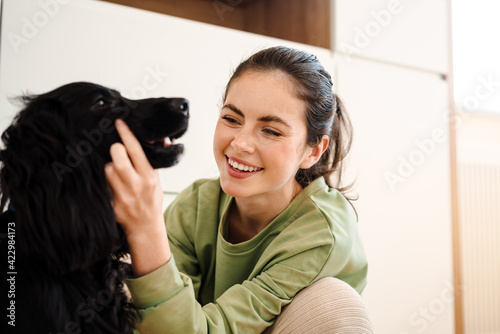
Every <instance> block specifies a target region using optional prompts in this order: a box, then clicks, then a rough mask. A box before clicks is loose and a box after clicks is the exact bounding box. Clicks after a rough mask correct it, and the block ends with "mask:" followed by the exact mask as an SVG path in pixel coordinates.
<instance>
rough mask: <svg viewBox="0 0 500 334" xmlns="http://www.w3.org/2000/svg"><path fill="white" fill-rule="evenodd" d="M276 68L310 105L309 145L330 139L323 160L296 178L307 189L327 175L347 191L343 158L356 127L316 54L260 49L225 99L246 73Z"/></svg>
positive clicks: (235, 75)
mask: <svg viewBox="0 0 500 334" xmlns="http://www.w3.org/2000/svg"><path fill="white" fill-rule="evenodd" d="M273 70H278V71H282V72H284V73H286V74H287V75H288V77H289V78H290V80H291V81H292V83H293V84H294V85H293V86H294V87H295V89H296V94H297V96H298V97H299V98H300V99H301V100H303V101H304V102H306V104H307V108H306V111H305V113H306V114H305V115H306V123H307V145H309V146H312V147H314V146H316V145H318V144H319V142H320V141H321V138H322V137H323V135H327V136H328V137H329V138H330V142H329V144H328V148H327V149H326V151H325V152H324V153H323V155H322V156H321V158H320V160H319V161H318V162H317V163H316V164H314V165H313V166H312V167H311V168H308V169H299V170H298V172H297V174H296V175H295V179H296V180H297V182H298V183H299V184H300V185H301V186H302V187H304V188H305V187H306V186H307V185H308V184H309V183H311V182H312V181H313V180H315V179H317V178H318V177H321V176H324V177H325V180H326V182H327V184H328V185H329V186H330V187H332V188H336V189H338V190H339V191H341V192H345V191H347V190H348V189H349V188H350V187H351V186H352V184H351V185H348V186H345V187H343V186H342V184H341V177H342V167H343V166H342V161H343V159H344V158H345V157H346V155H347V153H348V152H349V150H350V147H351V143H352V126H351V122H350V120H349V117H348V115H347V113H346V111H345V109H344V105H343V104H342V101H341V100H340V99H339V97H338V96H337V95H336V94H334V93H333V91H332V86H333V83H332V78H331V76H330V74H329V73H328V72H327V71H326V70H325V69H324V67H323V65H321V63H320V62H319V61H318V58H317V57H316V56H314V55H312V54H309V53H307V52H304V51H300V50H295V49H291V48H287V47H283V46H278V47H272V48H268V49H265V50H262V51H259V52H257V53H255V54H254V55H252V56H250V57H249V58H248V59H246V60H245V61H243V62H242V63H241V64H239V65H238V67H237V68H236V70H235V71H234V73H233V75H232V76H231V79H230V80H229V82H228V84H227V86H226V91H225V93H224V101H225V100H226V97H227V93H228V91H229V87H230V86H231V83H232V82H233V81H234V80H235V79H237V78H238V77H240V76H241V75H242V74H243V73H245V72H248V71H257V72H269V71H273ZM332 179H334V180H332Z"/></svg>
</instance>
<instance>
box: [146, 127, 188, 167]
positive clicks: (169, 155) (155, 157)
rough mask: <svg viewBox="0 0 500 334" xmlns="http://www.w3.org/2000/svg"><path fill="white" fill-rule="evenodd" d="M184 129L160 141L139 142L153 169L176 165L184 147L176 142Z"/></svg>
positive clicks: (147, 140)
mask: <svg viewBox="0 0 500 334" xmlns="http://www.w3.org/2000/svg"><path fill="white" fill-rule="evenodd" d="M184 132H185V129H184V130H182V131H180V132H178V133H176V134H173V135H169V136H166V137H164V138H160V139H149V138H148V139H146V138H144V139H142V140H140V142H141V145H142V148H143V149H144V153H146V156H147V157H148V160H149V162H150V163H151V165H152V166H153V168H165V167H170V166H173V165H175V164H177V163H178V162H179V160H180V158H181V155H182V153H183V152H184V145H183V144H181V143H178V142H177V139H178V138H179V137H181V136H182V135H183V134H184Z"/></svg>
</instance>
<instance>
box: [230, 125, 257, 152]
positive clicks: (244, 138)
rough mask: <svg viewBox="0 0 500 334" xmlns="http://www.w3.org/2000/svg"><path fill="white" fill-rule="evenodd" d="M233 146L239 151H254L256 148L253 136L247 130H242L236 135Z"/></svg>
mask: <svg viewBox="0 0 500 334" xmlns="http://www.w3.org/2000/svg"><path fill="white" fill-rule="evenodd" d="M231 146H232V147H233V148H234V149H235V150H236V151H237V152H246V153H253V152H254V150H255V144H254V140H253V138H252V136H251V135H250V134H249V133H247V131H245V130H241V131H239V132H238V134H237V135H236V136H235V137H234V139H233V141H232V142H231Z"/></svg>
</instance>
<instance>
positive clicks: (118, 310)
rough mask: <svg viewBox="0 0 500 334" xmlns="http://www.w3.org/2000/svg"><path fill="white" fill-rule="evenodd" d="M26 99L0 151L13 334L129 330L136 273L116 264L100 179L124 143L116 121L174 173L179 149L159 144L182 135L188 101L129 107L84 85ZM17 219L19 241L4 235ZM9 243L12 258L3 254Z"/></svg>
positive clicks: (119, 249)
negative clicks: (131, 280)
mask: <svg viewBox="0 0 500 334" xmlns="http://www.w3.org/2000/svg"><path fill="white" fill-rule="evenodd" d="M22 101H23V102H24V108H23V109H22V110H21V111H20V112H19V113H18V114H17V116H16V117H15V119H14V121H13V123H12V124H11V125H10V126H9V127H8V128H7V129H6V130H5V132H4V133H3V134H2V141H3V144H4V148H3V149H2V150H1V151H0V161H1V163H2V166H1V171H0V186H1V192H2V194H1V201H0V209H1V211H3V210H4V208H5V207H6V205H7V204H9V208H11V209H9V211H6V213H5V214H4V215H3V219H2V220H3V221H2V223H1V224H2V226H1V229H2V230H1V231H2V233H3V234H2V235H1V236H2V239H3V240H2V242H1V244H2V248H3V250H2V251H4V254H9V255H11V256H10V257H9V260H10V261H12V260H13V259H14V257H13V255H15V261H14V262H7V261H5V260H6V259H2V267H4V266H5V265H6V264H7V265H12V264H13V267H5V268H2V275H3V276H4V277H2V283H1V284H2V292H1V293H2V296H1V297H0V298H2V299H4V300H5V299H6V298H7V296H8V294H9V292H12V293H14V295H15V296H14V298H7V299H8V300H7V303H5V304H4V305H5V308H3V310H4V312H5V310H6V308H7V307H9V305H11V304H10V303H12V300H14V302H15V307H14V308H15V311H14V314H15V325H16V326H15V327H12V326H10V325H8V326H7V328H9V329H10V331H9V332H13V333H14V332H17V333H23V334H24V333H52V334H56V333H57V334H59V333H82V334H86V333H89V334H99V333H117V334H118V333H119V334H128V333H132V332H133V329H134V327H135V323H136V321H138V312H137V311H136V309H135V308H134V307H133V305H132V304H131V303H130V302H129V300H128V298H127V295H126V293H125V291H124V280H125V278H126V276H127V275H128V274H129V272H130V266H129V265H128V264H127V263H124V262H122V261H121V260H120V258H121V257H122V256H123V255H124V254H126V253H127V251H128V249H127V245H126V239H125V236H124V233H123V231H122V230H121V228H120V226H119V224H118V223H117V222H116V219H115V215H114V212H113V208H112V205H111V201H112V194H111V193H110V191H109V188H108V186H107V182H106V178H105V175H104V166H105V164H106V163H107V162H109V161H110V160H111V159H110V155H109V148H110V146H111V144H112V143H114V142H118V141H120V138H119V136H118V133H117V131H116V129H115V127H114V121H115V119H117V118H122V119H124V120H125V122H126V123H127V124H128V125H129V127H130V128H131V130H132V132H134V134H135V135H136V137H137V138H138V139H139V141H140V142H141V145H142V146H143V149H144V151H145V153H146V155H147V157H148V160H149V161H150V163H151V165H152V166H153V167H154V168H163V167H170V166H173V165H175V164H176V163H177V162H178V160H179V158H180V155H181V153H182V152H183V146H182V145H180V144H175V145H164V144H163V138H165V137H169V138H171V139H174V138H178V137H180V136H182V135H183V134H184V132H185V131H186V129H187V123H188V118H189V114H188V102H187V101H186V100H185V99H183V98H173V99H167V98H157V99H145V100H128V99H125V98H123V97H122V96H121V95H120V93H118V92H117V91H115V90H112V89H109V88H106V87H103V86H99V85H96V84H92V83H86V82H78V83H71V84H68V85H65V86H62V87H60V88H57V89H55V90H53V91H51V92H49V93H46V94H42V95H35V96H25V97H23V98H22ZM1 211H0V212H1ZM11 221H13V222H14V224H15V225H12V224H10V226H9V227H11V226H15V228H14V229H15V234H13V233H11V232H12V231H13V230H12V229H11V230H8V229H7V225H8V222H11ZM13 239H15V254H14V253H12V252H10V253H8V250H7V247H8V246H7V245H8V241H9V240H13ZM11 243H12V242H11ZM12 249H13V248H12V247H11V249H10V250H12ZM8 272H15V273H16V274H13V275H12V274H11V275H7V274H6V273H8ZM5 275H7V277H5ZM9 277H14V278H15V284H14V285H12V284H11V283H10V282H11V281H12V280H11V281H7V278H9ZM13 289H14V290H13ZM9 312H10V311H7V315H8V314H9ZM11 313H12V312H11ZM4 317H5V315H4ZM11 318H12V317H11ZM5 321H7V322H8V321H9V318H8V317H7V320H5V318H4V320H3V322H4V323H5ZM3 333H5V332H3Z"/></svg>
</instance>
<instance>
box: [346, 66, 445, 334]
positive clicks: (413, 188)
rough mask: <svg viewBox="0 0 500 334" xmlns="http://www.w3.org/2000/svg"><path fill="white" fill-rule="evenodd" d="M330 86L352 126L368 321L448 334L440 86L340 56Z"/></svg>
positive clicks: (383, 327) (392, 329) (424, 76)
mask: <svg viewBox="0 0 500 334" xmlns="http://www.w3.org/2000/svg"><path fill="white" fill-rule="evenodd" d="M337 82H338V89H337V91H338V92H339V96H340V97H341V98H343V99H344V102H345V105H346V108H347V111H348V112H349V114H350V115H351V118H352V122H353V126H354V135H355V136H354V143H353V151H352V156H351V161H350V165H349V170H348V175H351V176H352V177H357V181H356V184H357V188H356V190H357V193H358V194H359V200H358V201H355V202H354V205H355V207H356V208H357V211H358V214H359V228H360V230H361V233H362V237H363V240H364V243H365V248H366V253H367V255H368V260H369V273H368V286H367V288H366V290H365V292H364V297H365V300H366V302H367V304H368V307H369V311H370V314H371V316H372V318H373V321H374V324H375V327H376V328H377V330H378V332H380V333H398V334H401V333H421V332H425V333H452V331H453V288H452V286H453V280H452V254H451V249H452V248H451V217H450V212H451V211H450V177H449V168H450V167H449V153H448V148H449V137H448V122H447V121H446V116H447V112H448V106H447V84H446V82H445V81H443V80H441V78H440V77H439V76H438V75H435V74H428V73H422V72H418V71H414V70H408V69H402V68H399V67H395V66H390V65H386V64H380V63H377V62H372V61H364V60H356V59H353V61H352V62H351V63H350V64H345V63H342V62H339V64H338V70H337Z"/></svg>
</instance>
